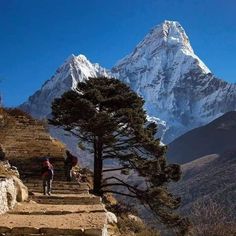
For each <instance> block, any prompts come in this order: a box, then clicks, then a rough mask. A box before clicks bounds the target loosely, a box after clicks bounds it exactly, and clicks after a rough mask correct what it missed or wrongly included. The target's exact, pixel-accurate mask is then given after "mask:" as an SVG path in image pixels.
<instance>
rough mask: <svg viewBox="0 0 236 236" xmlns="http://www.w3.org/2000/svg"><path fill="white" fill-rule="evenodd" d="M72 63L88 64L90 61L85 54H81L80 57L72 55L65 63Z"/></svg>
mask: <svg viewBox="0 0 236 236" xmlns="http://www.w3.org/2000/svg"><path fill="white" fill-rule="evenodd" d="M72 61H80V62H86V63H87V62H88V61H89V60H88V59H87V57H86V56H85V55H83V54H79V55H78V56H76V55H74V54H71V55H70V56H69V57H68V58H67V59H66V61H65V63H70V62H72Z"/></svg>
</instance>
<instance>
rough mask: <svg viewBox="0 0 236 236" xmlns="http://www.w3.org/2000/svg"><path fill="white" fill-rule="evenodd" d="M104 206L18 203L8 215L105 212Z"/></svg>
mask: <svg viewBox="0 0 236 236" xmlns="http://www.w3.org/2000/svg"><path fill="white" fill-rule="evenodd" d="M105 211H106V210H105V208H104V206H103V205H102V204H93V205H66V207H65V206H64V205H50V204H37V203H35V202H32V201H31V202H25V203H18V204H17V206H16V207H15V208H14V209H13V210H11V211H9V212H8V214H19V215H40V214H41V215H43V214H46V215H56V214H58V215H60V214H61V215H64V214H72V213H88V212H92V213H94V212H105Z"/></svg>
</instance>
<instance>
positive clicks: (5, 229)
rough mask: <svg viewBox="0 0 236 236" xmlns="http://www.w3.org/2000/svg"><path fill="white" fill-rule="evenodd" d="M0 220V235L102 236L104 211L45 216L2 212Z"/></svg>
mask: <svg viewBox="0 0 236 236" xmlns="http://www.w3.org/2000/svg"><path fill="white" fill-rule="evenodd" d="M0 220H1V226H0V235H17V236H20V235H48V236H49V235H57V236H59V235H67V236H69V235H78V236H79V235H81V236H93V235H96V236H102V233H103V231H104V230H105V228H104V225H105V224H106V214H105V213H104V212H96V213H91V212H90V213H81V214H80V213H77V214H69V215H68V214H66V215H47V216H45V215H17V214H16V215H14V214H4V215H1V216H0ZM55 226H56V227H55Z"/></svg>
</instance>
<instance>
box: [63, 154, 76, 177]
mask: <svg viewBox="0 0 236 236" xmlns="http://www.w3.org/2000/svg"><path fill="white" fill-rule="evenodd" d="M77 163H78V159H77V157H76V156H73V155H72V154H71V153H70V152H69V151H68V150H67V151H66V159H65V175H66V180H67V181H71V180H72V168H73V167H74V166H76V165H77Z"/></svg>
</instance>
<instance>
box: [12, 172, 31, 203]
mask: <svg viewBox="0 0 236 236" xmlns="http://www.w3.org/2000/svg"><path fill="white" fill-rule="evenodd" d="M12 178H13V180H14V185H15V188H16V200H17V202H24V201H26V200H28V188H27V187H26V186H25V185H24V184H23V182H22V181H21V180H20V179H19V178H17V177H16V176H12Z"/></svg>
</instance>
